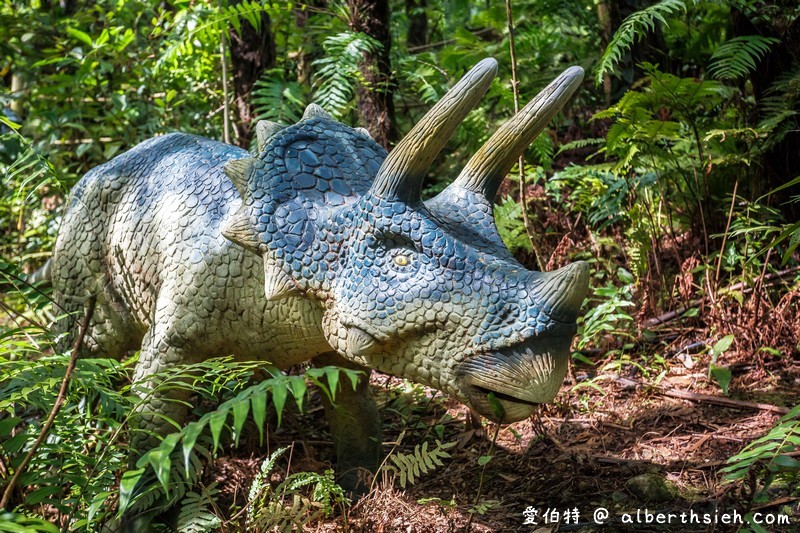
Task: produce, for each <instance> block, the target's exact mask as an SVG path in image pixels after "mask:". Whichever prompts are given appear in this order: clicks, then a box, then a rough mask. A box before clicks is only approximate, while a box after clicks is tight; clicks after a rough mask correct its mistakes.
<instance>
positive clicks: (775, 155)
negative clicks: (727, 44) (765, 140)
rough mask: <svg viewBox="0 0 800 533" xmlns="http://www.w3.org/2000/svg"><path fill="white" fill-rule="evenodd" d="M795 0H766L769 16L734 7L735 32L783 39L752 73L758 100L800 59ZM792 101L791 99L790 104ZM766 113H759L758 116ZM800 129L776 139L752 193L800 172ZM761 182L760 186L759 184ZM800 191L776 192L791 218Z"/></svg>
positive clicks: (798, 105)
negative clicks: (750, 13)
mask: <svg viewBox="0 0 800 533" xmlns="http://www.w3.org/2000/svg"><path fill="white" fill-rule="evenodd" d="M793 7H794V2H793V1H792V0H773V1H770V2H767V3H765V6H764V9H765V10H767V11H766V12H768V13H771V14H772V16H769V17H766V16H765V17H759V18H757V19H756V18H753V17H751V16H749V15H746V14H744V13H742V12H741V11H739V10H737V9H732V10H731V23H732V24H731V25H732V34H733V35H732V36H733V37H741V36H747V35H762V36H764V37H775V38H778V39H780V43H778V44H776V45H773V46H772V47H771V49H770V52H769V53H768V54H767V55H766V56H765V57H764V58H763V59H762V60H761V61H759V62H758V63H757V64H756V70H755V72H754V73H753V74H752V75H751V76H750V81H751V83H752V86H753V96H754V97H755V100H756V102H757V103H759V104H760V103H761V101H762V100H763V99H764V98H765V97H768V96H770V93H769V90H770V88H771V87H772V86H773V84H774V83H775V82H776V81H778V80H779V79H780V78H781V77H782V76H784V75H785V74H786V73H788V72H791V70H792V68H793V67H794V66H795V65H797V64H798V63H800V20H798V19H797V18H795V17H793V16H791V15H788V16H781V14H784V13H788V14H791V13H793V11H792V8H793ZM788 103H789V101H788V100H787V104H788ZM793 110H794V111H798V110H800V102H798V101H797V100H795V101H794V108H793ZM764 118H766V117H763V116H759V117H757V120H762V119H764ZM798 145H800V132H799V131H798V128H796V127H795V128H792V129H791V130H790V131H789V132H788V133H786V136H785V137H784V138H783V140H781V142H779V143H776V144H775V145H774V146H772V148H771V149H770V150H769V151H768V152H767V153H765V154H764V156H763V159H762V164H763V166H762V168H761V173H762V181H763V183H760V184H754V185H755V187H754V190H753V191H751V194H752V195H753V196H754V197H755V196H758V195H761V194H764V193H766V192H768V191H770V190H772V189H775V188H777V187H780V186H781V185H783V184H785V183H786V182H787V181H789V180H791V179H792V178H794V177H796V176H798V175H800V152H798V150H797V146H798ZM759 185H760V186H759ZM798 194H800V187H798V186H795V187H791V188H788V189H784V190H782V191H779V192H778V193H777V194H775V195H773V196H772V198H771V199H772V201H773V202H774V205H776V206H779V207H780V208H781V210H782V211H783V213H784V215H785V216H786V217H787V219H788V220H790V221H794V220H797V219H798V218H800V204H798V203H797V202H793V201H792V198H793V197H795V196H797V195H798Z"/></svg>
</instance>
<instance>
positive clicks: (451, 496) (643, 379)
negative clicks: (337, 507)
mask: <svg viewBox="0 0 800 533" xmlns="http://www.w3.org/2000/svg"><path fill="white" fill-rule="evenodd" d="M673 353H677V354H678V355H675V356H672V357H668V358H666V359H665V360H664V361H663V363H662V365H661V368H662V372H660V374H659V375H658V376H654V375H649V376H648V375H642V374H641V372H640V369H642V368H643V366H641V365H636V364H630V365H627V366H619V367H616V369H615V371H614V372H599V373H597V374H595V375H591V376H590V375H588V374H587V373H586V372H585V369H586V368H589V367H584V366H582V365H578V366H577V367H575V369H574V371H573V372H571V373H570V376H569V378H568V380H567V382H566V383H565V385H564V386H563V387H562V390H561V392H560V394H559V395H558V397H557V399H556V401H555V402H554V403H553V404H551V405H547V406H544V407H542V409H541V411H540V412H539V413H537V414H535V415H534V416H532V417H531V418H529V419H527V420H524V421H521V422H517V423H515V424H510V425H504V426H502V427H501V428H500V430H499V433H497V438H496V442H495V444H494V447H493V450H492V451H491V452H490V448H491V447H492V438H493V436H494V434H495V430H496V425H495V424H491V423H490V424H487V425H485V426H484V427H483V430H482V431H477V432H476V431H475V430H473V429H470V427H471V426H470V425H468V424H466V423H465V420H467V419H468V411H467V409H466V408H465V407H463V406H462V405H460V404H458V403H456V402H453V401H451V400H449V399H447V398H444V397H442V396H441V395H435V393H434V391H432V390H429V389H425V388H423V387H420V386H413V385H408V384H407V383H404V382H402V381H400V380H396V379H394V378H390V377H388V376H384V375H380V374H378V375H375V376H374V377H373V382H374V384H375V389H376V396H377V400H378V404H379V406H380V409H381V412H382V415H383V420H384V442H385V443H387V444H386V446H385V450H386V451H387V452H389V451H391V450H401V451H403V452H404V453H409V452H411V451H412V450H413V449H414V446H415V445H418V444H420V443H422V442H425V441H428V442H429V443H430V444H431V446H432V445H434V443H435V440H436V439H437V438H440V436H441V440H442V441H443V442H453V443H457V444H456V445H455V446H453V447H452V448H451V449H450V450H449V452H450V453H451V455H452V458H451V459H446V460H445V466H444V467H441V468H439V469H437V470H436V471H434V472H432V473H428V474H423V475H422V476H421V477H420V478H419V480H418V481H417V482H416V483H415V484H414V485H413V486H412V485H409V486H407V487H406V488H405V489H402V488H400V485H399V483H398V482H397V481H398V480H391V479H388V477H387V476H384V477H383V479H381V480H379V482H378V483H376V487H375V488H374V489H373V491H372V492H371V493H370V494H369V495H368V496H366V497H365V498H363V499H362V500H361V501H359V502H358V503H356V504H354V505H352V506H351V507H350V508H349V509H348V510H347V512H346V514H345V515H342V514H339V515H337V516H333V517H331V518H329V519H327V520H325V521H323V522H317V523H316V526H315V527H316V530H318V531H337V530H353V531H377V532H382V531H386V532H388V531H405V532H427V531H464V530H466V529H471V530H472V531H476V532H484V531H536V532H539V533H544V532H550V531H597V530H599V529H602V530H603V531H736V530H739V526H738V525H737V526H731V525H724V524H723V523H722V521H723V520H725V519H724V518H723V515H724V514H725V513H728V514H732V513H734V512H738V513H739V514H740V516H744V514H745V513H746V512H748V511H760V512H762V513H764V514H770V515H771V516H777V514H778V513H783V514H785V515H788V516H789V519H790V520H791V522H792V523H794V524H795V525H794V529H793V528H792V527H790V526H784V527H775V526H771V527H770V526H767V527H766V530H767V531H800V516H798V505H797V500H798V498H795V497H790V496H789V495H790V494H792V492H791V490H790V488H789V487H780V486H777V487H774V488H773V489H770V492H769V502H766V503H761V504H754V503H752V501H753V498H752V491H753V486H752V484H748V483H747V482H744V483H726V482H725V481H724V480H723V476H722V474H721V473H720V472H719V470H720V469H721V468H722V467H723V466H724V465H725V464H726V461H727V459H728V458H730V457H731V456H733V455H735V454H736V453H737V452H738V451H739V450H740V449H741V448H742V447H743V446H745V445H746V444H747V443H748V442H751V441H752V440H754V439H755V438H758V437H759V436H761V435H763V434H765V433H766V432H767V431H768V430H769V429H770V428H771V427H772V426H773V425H774V424H775V422H776V421H777V420H778V419H779V417H780V416H781V414H782V412H785V411H786V408H785V407H784V406H789V407H791V406H792V405H794V404H795V403H796V401H797V400H796V398H797V388H798V383H800V360H797V359H795V358H791V357H785V356H775V357H772V356H769V355H766V354H760V355H759V356H758V357H753V356H746V355H745V354H741V355H740V356H737V355H736V354H726V357H727V359H726V361H725V363H726V364H727V365H729V367H730V368H731V369H732V371H733V380H732V382H731V386H730V390H729V396H725V395H723V393H722V391H721V390H720V388H719V386H718V385H717V384H716V383H714V382H712V381H710V380H709V379H708V365H709V363H710V356H709V355H708V354H704V355H703V354H691V353H689V354H686V353H685V352H684V353H681V351H680V346H677V345H676V346H674V348H673ZM604 367H606V368H607V365H605V364H604V362H602V361H601V362H600V363H599V364H597V366H596V367H595V368H604ZM651 368H652V367H651ZM576 383H577V386H576ZM727 400H733V401H732V402H730V403H729V405H725V403H726V401H727ZM292 418H294V419H293V420H289V421H286V422H284V425H283V426H282V428H281V429H280V431H278V432H277V433H273V434H272V436H271V441H272V445H289V444H291V443H292V442H293V441H296V443H297V444H296V446H295V448H294V451H293V456H292V457H293V459H292V462H291V465H287V464H286V462H284V463H282V465H281V468H283V469H284V475H285V472H286V469H287V468H288V471H294V472H298V471H306V470H317V471H322V470H324V469H325V468H326V467H327V468H329V467H330V463H327V462H326V460H327V459H330V454H331V453H332V444H331V442H330V437H329V436H326V432H325V429H323V428H325V427H326V423H325V419H324V413H323V411H322V408H321V407H318V408H312V409H311V411H309V412H307V413H305V414H303V415H296V414H295V415H294V416H293V417H292ZM309 428H319V429H314V430H312V431H309ZM398 442H400V444H399V445H398V444H397V443H398ZM251 453H252V454H251V455H250V456H249V457H243V456H242V455H241V454H238V455H237V456H236V457H223V458H221V459H219V460H218V461H217V462H216V463H215V465H214V466H212V468H211V469H209V470H208V474H207V475H208V476H209V478H210V479H209V481H210V480H212V479H214V480H217V481H218V482H220V487H219V488H220V489H221V495H223V496H224V497H227V498H228V501H229V502H230V503H233V501H234V500H242V498H243V496H244V495H245V494H247V489H248V487H249V483H250V481H251V480H252V477H253V476H254V475H255V473H256V472H257V470H258V466H259V464H260V463H261V461H262V460H263V457H264V455H261V456H259V454H256V453H255V452H251ZM487 455H491V456H492V459H491V461H490V462H489V463H488V464H487V465H486V467H485V469H484V468H483V467H481V466H480V465H479V458H480V457H481V456H487ZM280 477H281V475H280V474H278V478H280ZM481 477H482V478H483V482H482V483H481ZM392 481H394V482H392ZM481 485H482V488H481ZM479 491H480V496H479V497H478V496H477V495H478V493H479ZM238 503H240V504H241V503H242V501H240V502H238ZM600 508H603V509H606V510H608V512H609V517H608V518H607V519H605V520H604V522H605V523H606V524H607V525H606V526H603V527H602V528H601V527H600V526H598V525H597V523H596V522H595V521H594V518H595V512H597V513H600V515H602V510H601V511H597V510H598V509H600ZM576 509H577V511H575V510H576ZM645 509H647V510H648V512H650V513H654V512H662V513H676V514H680V513H683V512H685V513H690V512H691V511H694V512H695V513H696V514H697V516H698V517H699V518H698V520H700V521H703V520H705V519H706V518H708V519H710V520H711V521H712V522H716V524H714V523H712V524H711V525H705V524H697V523H695V524H689V525H687V524H683V525H681V524H679V523H678V522H676V521H677V520H679V518H673V519H672V520H673V522H672V525H671V526H657V525H654V524H651V525H647V524H643V523H635V522H634V523H633V524H629V523H627V522H626V521H627V520H629V519H630V520H636V519H637V518H636V512H637V510H639V511H640V514H639V519H640V520H641V521H646V519H647V517H646V515H645V514H644V513H645ZM626 513H627V514H628V517H626ZM631 513H632V514H631ZM703 513H705V514H703ZM664 516H666V515H664ZM689 516H691V515H689ZM470 517H471V519H470ZM734 519H735V518H734ZM526 520H528V523H527V524H526V523H525V522H526ZM533 522H535V524H533ZM233 530H235V529H232V531H233Z"/></svg>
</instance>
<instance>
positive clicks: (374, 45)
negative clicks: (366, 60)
mask: <svg viewBox="0 0 800 533" xmlns="http://www.w3.org/2000/svg"><path fill="white" fill-rule="evenodd" d="M322 48H323V49H324V50H325V54H324V57H322V58H321V59H317V60H316V61H314V66H316V67H318V70H317V72H316V75H315V78H314V87H315V90H314V101H315V102H316V103H318V104H319V105H321V106H322V107H323V108H324V109H325V110H326V111H327V112H328V113H330V114H331V115H333V116H334V117H335V118H337V119H341V118H342V116H344V114H345V113H346V111H347V110H348V108H349V107H350V105H351V104H352V102H353V99H354V97H355V89H356V82H357V81H358V80H359V79H360V78H361V77H362V74H361V71H360V69H359V65H360V63H361V60H362V58H363V56H364V54H365V53H374V52H377V51H378V50H380V49H381V48H382V45H381V43H380V42H378V41H377V40H375V39H373V38H372V37H370V36H369V35H366V34H365V33H360V32H358V33H356V32H351V31H346V32H341V33H338V34H336V35H332V36H330V37H328V38H326V39H325V40H324V41H323V43H322Z"/></svg>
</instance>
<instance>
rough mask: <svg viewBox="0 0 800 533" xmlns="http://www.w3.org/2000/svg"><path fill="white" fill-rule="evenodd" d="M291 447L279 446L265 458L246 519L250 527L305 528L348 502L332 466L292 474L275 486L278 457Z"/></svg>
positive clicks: (257, 529)
mask: <svg viewBox="0 0 800 533" xmlns="http://www.w3.org/2000/svg"><path fill="white" fill-rule="evenodd" d="M288 449H289V448H288V447H283V448H279V449H277V450H275V451H274V452H273V453H272V455H270V456H269V457H268V458H267V459H265V460H264V462H263V463H262V464H261V468H260V470H259V473H258V474H257V475H256V477H255V479H254V480H253V483H252V484H251V485H250V493H249V503H248V510H247V521H246V525H247V529H248V530H249V531H296V530H302V529H303V528H304V527H305V526H307V525H308V524H309V523H310V522H313V521H314V520H318V519H320V518H323V517H327V516H330V515H331V514H332V513H333V511H334V509H335V508H336V507H337V506H342V505H345V504H346V503H347V502H348V500H347V498H346V497H345V494H344V490H343V489H342V488H341V487H340V486H338V485H337V484H336V483H335V482H334V478H333V471H332V470H326V471H325V473H324V474H318V473H316V472H298V473H295V474H291V475H288V476H286V478H285V479H284V480H283V481H281V482H280V483H279V484H278V485H277V486H276V487H273V486H272V485H271V483H270V477H271V474H272V473H273V471H274V469H275V465H276V462H277V460H278V459H279V458H280V457H281V456H283V455H284V454H285V453H286V451H287V450H288ZM309 489H310V494H308V490H309Z"/></svg>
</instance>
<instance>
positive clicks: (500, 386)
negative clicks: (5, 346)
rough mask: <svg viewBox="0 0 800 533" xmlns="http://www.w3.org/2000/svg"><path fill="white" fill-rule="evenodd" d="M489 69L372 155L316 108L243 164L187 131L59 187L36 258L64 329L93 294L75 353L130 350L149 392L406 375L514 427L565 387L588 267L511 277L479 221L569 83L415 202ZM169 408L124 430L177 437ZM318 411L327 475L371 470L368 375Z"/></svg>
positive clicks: (160, 407)
mask: <svg viewBox="0 0 800 533" xmlns="http://www.w3.org/2000/svg"><path fill="white" fill-rule="evenodd" d="M495 72H496V63H495V62H494V61H493V60H485V61H483V62H481V63H480V64H479V65H477V66H476V67H475V68H474V69H473V70H472V71H470V73H468V74H467V75H466V76H465V77H464V78H463V79H462V80H461V82H459V83H458V84H457V85H456V86H455V87H454V88H453V89H451V91H450V92H448V94H447V95H445V96H444V97H443V98H442V100H441V101H440V102H439V103H438V104H437V105H436V106H435V107H434V108H433V109H432V110H431V111H430V112H429V113H428V114H427V115H426V116H425V117H424V118H423V119H422V121H421V122H420V123H419V124H418V125H417V126H416V127H415V128H414V129H413V130H412V131H411V132H410V133H409V134H408V136H407V137H406V138H405V139H404V140H403V141H402V142H401V143H400V144H399V145H398V146H397V147H396V148H395V149H394V150H393V151H392V153H391V154H390V155H388V156H387V154H386V152H385V151H384V150H383V149H382V148H381V147H380V146H378V145H377V144H376V143H375V142H373V141H372V140H371V139H370V138H369V136H368V135H366V134H365V133H364V132H363V131H360V130H354V129H352V128H349V127H347V126H345V125H343V124H340V123H338V122H336V121H334V120H332V119H331V118H330V117H329V116H327V115H326V114H325V113H324V111H322V110H321V109H320V108H318V107H317V106H314V105H313V104H312V105H311V106H309V108H308V109H307V110H306V114H305V115H304V117H303V119H302V120H301V121H300V122H298V123H297V124H295V125H292V126H289V127H283V126H279V125H276V124H270V123H266V122H262V123H259V125H258V126H257V128H256V129H257V133H258V136H259V154H258V155H257V156H255V157H253V156H251V155H250V154H249V153H247V152H245V151H243V150H241V149H239V148H235V147H232V146H228V145H225V144H222V143H218V142H215V141H211V140H208V139H203V138H200V137H196V136H192V135H184V134H171V135H166V136H163V137H157V138H155V139H151V140H149V141H146V142H144V143H142V144H140V145H138V146H137V147H135V148H133V149H132V150H130V151H129V152H127V153H125V154H123V155H121V156H119V157H117V158H115V159H113V160H112V161H110V162H109V163H106V164H104V165H102V166H100V167H97V168H96V169H94V170H92V171H91V172H89V173H88V174H87V175H86V176H85V177H84V178H83V179H82V180H81V181H80V183H79V184H78V185H77V186H76V187H75V189H74V190H73V192H72V196H71V199H70V202H69V207H68V209H67V212H66V215H65V218H64V221H63V226H62V228H61V231H60V234H59V237H58V240H57V243H56V249H55V253H54V257H53V259H52V279H53V283H54V287H55V295H56V299H57V302H58V303H59V305H61V306H62V307H63V308H64V309H65V310H67V311H74V312H79V311H80V310H82V309H83V307H84V306H85V305H86V302H87V301H88V300H89V298H90V297H96V298H97V310H96V312H95V315H94V318H93V321H92V326H91V331H90V335H89V337H88V338H89V339H90V340H89V341H88V344H87V351H90V352H96V353H104V354H108V355H117V354H121V353H124V352H126V351H130V350H135V349H139V348H140V349H141V354H140V357H139V361H138V364H137V367H136V372H135V377H134V379H135V381H137V382H139V383H142V384H149V385H151V388H152V386H155V384H156V380H157V377H155V376H156V373H157V372H158V371H159V370H161V369H163V368H165V367H167V366H169V365H172V364H175V363H180V362H196V361H199V360H203V359H205V358H208V357H212V356H221V355H229V354H233V355H235V356H236V357H238V358H242V359H254V358H258V359H266V360H268V361H270V362H271V363H273V364H275V365H276V366H278V367H280V368H285V367H288V366H291V365H293V364H296V363H298V362H301V361H306V360H309V359H312V360H314V361H315V362H317V363H319V364H329V363H335V364H341V365H345V366H350V367H352V368H360V369H365V370H369V369H377V370H380V371H383V372H387V373H391V374H394V375H397V376H401V377H405V378H409V379H412V380H415V381H418V382H420V383H423V384H426V385H429V386H432V387H436V388H439V389H441V390H443V391H445V392H446V393H448V394H450V395H452V396H454V397H455V398H457V399H459V400H461V401H463V402H465V403H467V404H468V405H470V406H471V407H473V408H475V409H476V410H478V411H479V412H480V413H481V414H484V415H485V416H488V417H491V418H494V419H501V420H502V421H505V422H510V421H514V420H519V419H522V418H525V417H527V416H528V415H529V414H530V413H531V412H532V410H533V406H534V404H536V403H541V402H547V401H550V400H551V399H552V398H553V396H555V394H556V392H557V391H558V388H559V386H560V384H561V382H562V380H563V377H564V374H565V372H566V368H567V359H568V357H569V344H570V341H571V339H572V336H573V335H574V332H575V319H576V317H577V313H578V311H579V308H580V305H581V302H582V300H583V298H584V295H585V292H586V289H587V285H588V270H587V268H586V265H585V264H583V263H577V264H574V265H570V266H568V267H565V268H563V269H560V270H558V271H555V272H548V273H540V272H530V271H527V270H526V269H525V268H524V267H523V266H522V265H520V264H519V263H518V262H517V261H515V260H514V258H513V257H512V256H511V254H510V253H509V252H508V250H507V249H506V248H505V246H504V245H503V243H502V240H501V239H500V237H499V235H498V233H497V230H496V228H495V225H494V220H493V215H492V204H493V200H494V195H495V193H496V191H497V187H498V186H499V183H500V181H501V180H502V179H503V177H504V176H505V174H506V173H507V172H508V170H509V169H510V168H511V166H512V165H513V164H514V162H515V161H516V159H517V157H518V156H519V154H520V153H521V152H522V151H524V149H525V148H526V147H527V146H528V144H529V143H530V142H531V141H532V140H533V138H534V137H535V136H536V135H537V134H538V132H539V131H541V129H542V128H543V127H544V126H545V124H546V123H547V122H548V121H549V120H550V118H552V116H553V115H554V114H555V113H556V112H557V111H558V110H559V109H560V108H561V106H563V104H564V103H565V102H566V101H567V99H568V98H569V97H570V96H571V94H572V93H573V92H574V90H575V89H576V88H577V86H578V84H579V83H580V80H581V78H582V71H581V70H580V69H578V68H573V69H569V70H567V71H566V72H565V73H564V74H562V76H561V77H559V79H558V80H556V81H555V82H553V83H552V84H551V85H550V86H548V88H546V89H545V90H544V91H543V92H542V93H541V94H540V95H539V96H538V97H537V98H536V99H535V100H534V101H532V102H531V103H530V104H529V105H528V106H526V107H525V109H523V110H522V111H521V112H520V113H518V114H517V115H516V116H515V117H514V118H513V119H511V120H510V121H509V122H508V123H507V124H506V125H504V126H503V127H502V128H501V129H500V130H498V132H497V133H496V134H495V135H494V136H492V138H491V139H490V140H489V141H487V143H486V145H484V147H483V148H482V149H481V150H480V151H479V152H478V153H477V154H476V155H475V156H474V157H473V159H472V160H471V161H470V162H469V163H468V165H467V167H466V168H465V169H464V171H463V172H462V174H461V176H460V177H459V178H458V179H457V180H456V181H455V182H454V183H453V184H451V185H450V186H449V187H448V188H447V189H445V191H443V192H442V193H440V194H439V195H438V196H436V197H435V198H432V199H430V200H427V201H424V202H423V201H422V199H421V198H420V190H421V187H422V179H423V177H424V174H425V171H426V169H427V168H428V166H429V165H430V163H431V161H432V160H433V158H434V157H435V156H436V154H437V153H438V152H439V151H440V150H441V148H442V147H443V146H444V144H445V142H446V141H447V139H448V138H449V137H450V135H451V134H452V133H453V131H454V130H455V128H456V127H457V125H458V124H459V123H460V122H461V121H462V120H463V118H464V117H465V116H466V114H467V113H468V112H469V110H470V109H472V107H474V106H475V105H476V104H477V102H478V101H479V99H480V97H481V96H482V95H483V93H484V92H485V90H486V89H487V88H488V85H489V83H490V82H491V79H492V78H493V76H494V74H495ZM63 324H64V325H63V326H62V329H64V330H65V331H69V332H74V330H75V329H77V328H74V327H73V328H70V327H69V326H68V323H67V322H64V323H63ZM73 334H74V333H73ZM70 338H71V337H70V335H67V336H65V338H64V342H68V341H69V339H70ZM168 394H170V395H171V396H170V397H163V396H158V395H156V396H154V397H152V398H151V399H149V400H148V403H147V405H146V406H145V408H143V409H142V412H141V416H140V417H139V418H138V419H137V420H136V421H135V424H137V425H138V426H139V427H140V428H144V429H150V430H152V431H153V432H155V433H162V434H163V433H164V432H165V431H169V430H171V427H162V426H163V425H164V424H163V423H161V422H160V419H159V418H158V417H154V416H153V415H152V412H158V413H162V414H166V415H168V416H170V417H171V418H173V419H175V420H181V419H182V417H183V416H184V414H185V407H184V406H183V405H182V404H181V403H180V402H174V401H169V400H185V399H186V396H187V395H186V393H181V394H183V396H181V395H180V394H178V393H175V392H172V393H168ZM492 395H493V396H494V397H495V398H496V400H497V402H499V404H500V405H501V407H502V408H501V410H500V412H498V410H497V409H496V402H495V403H494V404H493V403H492V401H491V400H490V398H491V396H492ZM328 411H329V414H330V416H331V418H332V420H331V424H332V430H333V433H334V439H335V441H336V444H337V454H338V458H339V463H340V464H339V468H340V470H346V471H349V470H351V469H352V468H354V467H356V466H366V467H368V468H371V469H374V468H375V467H376V466H377V464H378V461H379V457H380V447H381V443H380V437H379V429H380V424H379V421H378V420H377V410H376V409H375V406H374V402H372V400H371V396H370V393H369V390H368V384H367V379H366V377H365V378H363V379H362V380H361V383H360V384H359V385H358V387H357V388H356V390H355V391H352V390H341V391H340V394H339V395H337V409H328ZM132 444H133V445H134V447H138V448H140V449H141V448H142V447H143V446H144V443H143V442H138V443H137V442H133V443H132ZM345 482H346V483H349V484H354V482H355V478H354V477H350V478H349V480H348V479H346V480H345Z"/></svg>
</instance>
